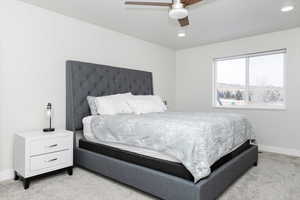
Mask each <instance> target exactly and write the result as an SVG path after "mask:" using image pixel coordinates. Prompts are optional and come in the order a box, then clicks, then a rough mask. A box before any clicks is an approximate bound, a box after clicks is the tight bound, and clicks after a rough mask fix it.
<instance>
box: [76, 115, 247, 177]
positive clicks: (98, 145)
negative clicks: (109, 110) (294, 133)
mask: <svg viewBox="0 0 300 200" xmlns="http://www.w3.org/2000/svg"><path fill="white" fill-rule="evenodd" d="M162 122H163V123H162ZM175 125H176V126H175ZM177 125H178V126H177ZM248 125H249V124H248V121H247V120H246V119H245V118H244V117H243V116H240V115H236V114H215V113H163V114H160V113H158V114H155V113H154V114H148V115H143V116H136V115H116V116H89V117H86V118H84V119H83V127H84V137H85V140H81V141H80V142H79V147H80V148H85V149H87V150H90V151H94V152H96V153H100V154H104V155H107V156H111V157H115V158H117V159H120V160H124V161H127V162H130V163H134V164H137V165H141V166H145V167H149V168H151V169H156V170H160V171H163V172H165V173H169V174H172V175H175V176H178V177H182V178H185V179H188V180H194V182H197V181H199V180H200V179H202V178H205V177H207V176H208V175H209V174H210V173H211V172H212V170H213V169H214V168H215V167H216V166H219V164H220V163H221V164H223V161H224V160H228V159H231V158H232V157H233V156H235V155H237V152H241V151H243V150H244V148H248V147H249V146H250V144H249V140H251V137H250V136H251V134H249V133H251V132H248V131H249V130H251V129H250V126H248ZM145 127H147V128H145ZM172 127H173V129H172ZM174 127H178V128H177V129H174ZM188 127H189V129H188V130H187V128H188ZM208 127H209V128H208ZM232 127H234V128H233V129H232ZM182 128H184V131H185V132H182ZM183 133H184V134H183ZM187 135H188V136H189V137H188V138H191V139H190V140H185V138H187ZM100 138H101V139H100ZM102 138H104V139H103V140H102ZM160 138H162V140H160ZM104 141H106V142H104ZM132 141H133V142H132ZM145 141H147V142H148V141H150V143H149V144H147V145H140V144H144V143H145ZM154 141H156V142H159V143H156V142H155V143H153V142H154ZM162 141H165V142H166V143H164V142H162ZM218 141H221V142H218ZM108 142H109V143H108ZM151 142H152V143H151ZM206 142H208V143H209V145H207V146H209V148H207V149H203V145H204V144H205V143H206ZM125 143H127V144H125ZM219 143H220V144H219ZM145 144H146V143H145ZM152 144H153V145H154V146H153V145H152ZM177 144H178V145H179V146H177ZM190 144H191V145H190ZM148 145H149V146H151V148H152V147H155V148H152V149H151V150H149V149H148V148H147V147H148ZM201 145H202V146H201ZM138 146H140V147H138ZM156 147H158V148H156ZM177 147H178V148H177ZM205 147H206V146H205ZM162 149H164V150H167V151H162ZM156 150H158V151H160V152H158V151H156ZM169 150H170V151H169ZM190 150H192V151H190ZM164 153H165V154H164ZM166 154H167V155H166ZM172 154H174V157H175V156H177V157H178V158H177V157H176V158H177V159H178V160H177V159H175V158H173V157H172V156H170V155H172ZM208 159H210V160H209V161H208ZM179 160H180V161H179ZM195 161H197V162H195ZM201 166H203V168H199V167H201ZM194 169H195V170H194ZM202 169H203V170H202Z"/></svg>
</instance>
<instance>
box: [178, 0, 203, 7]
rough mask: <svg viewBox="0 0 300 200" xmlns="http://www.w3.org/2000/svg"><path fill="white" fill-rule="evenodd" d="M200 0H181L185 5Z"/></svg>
mask: <svg viewBox="0 0 300 200" xmlns="http://www.w3.org/2000/svg"><path fill="white" fill-rule="evenodd" d="M200 1H202V0H181V2H182V3H183V4H184V5H185V6H189V5H193V4H195V3H199V2H200Z"/></svg>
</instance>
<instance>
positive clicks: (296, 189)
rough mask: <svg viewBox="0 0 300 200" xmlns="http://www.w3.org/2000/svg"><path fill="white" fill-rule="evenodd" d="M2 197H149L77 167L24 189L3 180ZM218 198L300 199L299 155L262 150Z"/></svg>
mask: <svg viewBox="0 0 300 200" xmlns="http://www.w3.org/2000/svg"><path fill="white" fill-rule="evenodd" d="M0 199H1V200H121V199H122V200H127V199H128V200H147V199H148V200H149V199H155V198H154V197H151V196H149V195H147V194H144V193H141V192H139V191H137V190H134V189H132V188H130V187H127V186H124V185H122V184H118V183H116V182H114V181H111V180H109V179H106V178H103V177H101V176H99V175H96V174H93V173H91V172H88V171H85V170H82V169H78V168H76V169H75V170H74V175H73V176H68V175H67V174H66V173H61V174H58V175H54V176H49V177H45V178H41V179H37V180H35V181H32V183H31V185H30V188H29V189H28V190H26V191H25V190H24V189H23V187H22V183H21V182H20V181H13V180H11V181H5V182H1V183H0ZM219 200H300V158H294V157H288V156H284V155H278V154H271V153H263V154H260V155H259V165H258V167H254V168H252V169H251V170H250V171H248V172H247V173H246V174H245V175H244V176H243V177H241V178H240V179H239V180H238V181H237V182H236V183H235V184H233V185H232V186H231V187H230V188H229V189H228V190H227V191H226V192H225V193H224V194H223V195H222V196H221V197H220V198H219Z"/></svg>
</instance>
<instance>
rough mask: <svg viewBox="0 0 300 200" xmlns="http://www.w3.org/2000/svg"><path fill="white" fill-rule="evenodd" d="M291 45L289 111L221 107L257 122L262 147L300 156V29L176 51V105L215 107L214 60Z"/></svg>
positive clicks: (180, 107)
mask: <svg viewBox="0 0 300 200" xmlns="http://www.w3.org/2000/svg"><path fill="white" fill-rule="evenodd" d="M280 48H287V49H288V54H287V110H285V111H266V110H224V109H221V110H217V111H222V112H223V111H226V112H238V113H243V114H246V115H247V116H248V118H249V119H250V120H251V122H252V123H253V125H254V127H255V130H256V134H257V138H258V142H259V143H260V144H261V145H262V149H265V150H268V151H276V152H281V153H289V154H294V155H299V156H300V132H299V122H300V92H299V88H300V78H299V74H300V28H297V29H292V30H287V31H281V32H275V33H269V34H264V35H259V36H255V37H249V38H244V39H239V40H234V41H228V42H223V43H217V44H212V45H207V46H200V47H196V48H191V49H186V50H181V51H177V52H176V107H177V109H178V110H185V111H216V109H213V108H212V69H213V68H212V59H213V58H215V57H224V56H232V55H239V54H244V53H253V52H260V51H266V50H273V49H280Z"/></svg>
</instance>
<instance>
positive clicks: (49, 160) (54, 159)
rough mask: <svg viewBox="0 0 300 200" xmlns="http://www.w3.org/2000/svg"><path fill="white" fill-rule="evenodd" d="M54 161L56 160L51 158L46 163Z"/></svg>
mask: <svg viewBox="0 0 300 200" xmlns="http://www.w3.org/2000/svg"><path fill="white" fill-rule="evenodd" d="M56 160H57V158H53V159H50V160H48V161H46V162H53V161H56Z"/></svg>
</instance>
